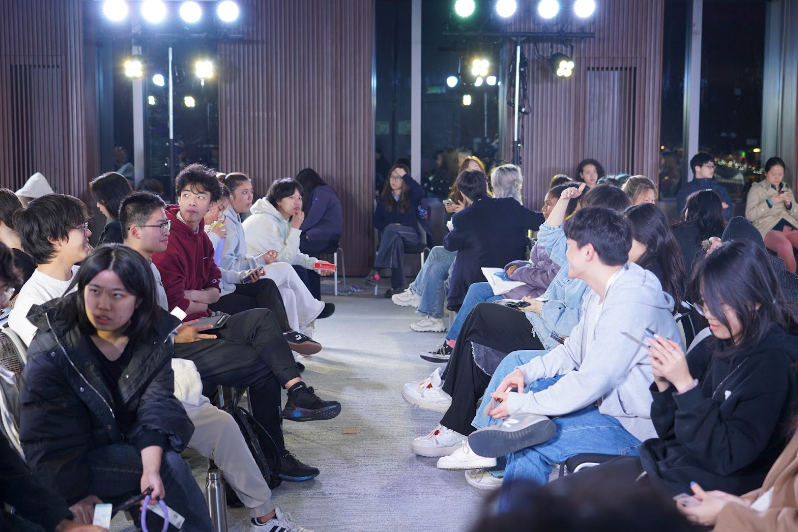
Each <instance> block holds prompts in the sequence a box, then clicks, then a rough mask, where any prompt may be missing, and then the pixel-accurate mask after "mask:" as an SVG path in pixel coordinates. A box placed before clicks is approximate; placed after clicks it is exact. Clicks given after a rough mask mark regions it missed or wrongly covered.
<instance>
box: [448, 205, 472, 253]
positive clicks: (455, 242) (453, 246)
mask: <svg viewBox="0 0 798 532" xmlns="http://www.w3.org/2000/svg"><path fill="white" fill-rule="evenodd" d="M461 212H462V211H461ZM459 215H460V213H459V212H457V213H455V215H454V216H452V230H451V231H449V233H448V234H447V235H446V236H445V237H443V247H444V249H446V251H458V250H460V249H462V248H463V246H464V245H465V243H466V240H467V238H466V236H465V235H464V234H463V231H462V230H461V231H458V230H457V219H458V218H460V216H459Z"/></svg>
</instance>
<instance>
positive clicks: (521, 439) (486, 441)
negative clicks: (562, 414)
mask: <svg viewBox="0 0 798 532" xmlns="http://www.w3.org/2000/svg"><path fill="white" fill-rule="evenodd" d="M499 426H501V425H499ZM556 433H557V426H556V425H555V424H554V422H553V421H552V420H551V419H548V418H545V419H541V420H540V421H538V422H536V423H533V424H531V425H529V426H527V427H523V428H521V429H518V430H513V431H507V430H501V429H499V428H498V427H497V428H496V429H483V430H478V431H476V432H472V433H471V435H470V436H469V437H468V444H469V445H470V446H471V449H472V450H473V451H474V452H475V453H477V454H478V455H480V456H485V457H488V458H498V457H500V456H506V455H508V454H512V453H514V452H516V451H520V450H521V449H526V448H527V447H533V446H535V445H539V444H541V443H544V442H546V441H548V440H550V439H551V438H553V437H554V435H555V434H556Z"/></svg>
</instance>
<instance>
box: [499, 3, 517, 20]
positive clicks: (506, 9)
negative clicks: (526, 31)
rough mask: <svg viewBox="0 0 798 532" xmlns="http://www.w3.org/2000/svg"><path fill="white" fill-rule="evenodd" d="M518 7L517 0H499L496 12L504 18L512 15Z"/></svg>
mask: <svg viewBox="0 0 798 532" xmlns="http://www.w3.org/2000/svg"><path fill="white" fill-rule="evenodd" d="M517 7H518V5H517V4H516V2H515V0H498V2H496V13H497V14H498V15H499V16H500V17H503V18H507V17H512V16H513V15H514V14H515V10H516V8H517Z"/></svg>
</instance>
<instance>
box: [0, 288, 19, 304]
mask: <svg viewBox="0 0 798 532" xmlns="http://www.w3.org/2000/svg"><path fill="white" fill-rule="evenodd" d="M15 291H16V289H15V288H14V287H13V286H9V287H7V288H6V289H5V290H3V291H2V292H0V308H5V306H6V305H7V304H8V302H9V301H11V298H12V297H14V292H15Z"/></svg>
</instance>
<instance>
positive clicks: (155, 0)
mask: <svg viewBox="0 0 798 532" xmlns="http://www.w3.org/2000/svg"><path fill="white" fill-rule="evenodd" d="M141 16H142V17H144V19H145V20H146V21H147V22H151V23H153V24H158V23H159V22H161V21H163V19H164V18H166V5H165V4H164V3H163V2H162V1H161V0H144V3H143V4H141Z"/></svg>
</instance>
